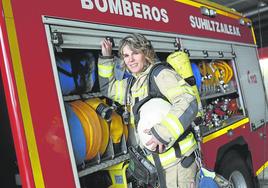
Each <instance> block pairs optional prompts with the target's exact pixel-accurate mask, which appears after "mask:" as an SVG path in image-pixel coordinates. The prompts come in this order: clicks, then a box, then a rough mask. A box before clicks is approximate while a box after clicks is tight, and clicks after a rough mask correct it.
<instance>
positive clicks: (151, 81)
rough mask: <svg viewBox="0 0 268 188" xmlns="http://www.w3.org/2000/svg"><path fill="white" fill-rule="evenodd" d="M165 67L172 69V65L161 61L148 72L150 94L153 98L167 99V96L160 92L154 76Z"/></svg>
mask: <svg viewBox="0 0 268 188" xmlns="http://www.w3.org/2000/svg"><path fill="white" fill-rule="evenodd" d="M163 69H172V67H171V66H170V65H169V64H168V63H166V62H161V63H156V64H155V65H154V66H153V67H152V68H151V70H150V72H149V74H148V77H149V79H148V82H149V83H148V92H149V93H148V96H150V99H151V98H155V97H159V98H163V99H164V100H167V98H166V97H165V96H164V95H162V93H161V92H160V90H159V88H158V86H157V84H156V82H155V79H154V77H156V76H157V75H158V74H159V73H160V72H161V71H162V70H163Z"/></svg>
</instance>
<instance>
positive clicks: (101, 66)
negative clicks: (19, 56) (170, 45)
mask: <svg viewBox="0 0 268 188" xmlns="http://www.w3.org/2000/svg"><path fill="white" fill-rule="evenodd" d="M101 50H102V56H100V57H99V60H98V73H99V82H100V89H101V92H102V94H103V95H105V96H107V97H109V98H111V99H113V100H114V101H117V102H118V103H120V104H125V105H130V107H131V110H130V111H131V112H130V122H131V123H130V124H131V125H133V124H135V126H136V127H137V126H138V122H139V118H140V114H139V107H140V106H142V105H144V104H146V101H148V100H147V99H148V98H152V96H150V91H149V90H152V89H153V90H156V91H157V95H158V96H160V97H161V98H163V99H165V100H166V101H168V102H169V103H170V105H171V107H170V109H169V111H168V113H167V114H166V115H165V117H164V118H163V119H162V120H161V122H159V123H157V124H155V125H153V126H152V127H151V128H150V129H147V130H145V131H144V132H145V133H146V134H148V135H151V137H150V140H149V141H147V142H146V144H145V146H143V145H142V144H140V143H141V142H140V139H141V138H139V135H138V134H135V137H136V140H137V142H136V143H137V144H136V146H134V147H139V146H140V147H141V148H143V149H144V148H150V151H151V152H146V154H147V158H148V159H149V160H150V159H152V157H151V153H158V154H159V155H158V156H159V159H160V163H161V167H162V168H163V171H162V172H163V176H164V182H165V183H164V186H163V187H167V188H177V187H179V188H189V187H194V182H195V175H196V172H197V164H196V162H195V155H194V150H195V149H196V148H197V143H196V140H195V138H194V135H193V133H192V132H191V131H188V130H189V128H190V127H191V123H192V121H193V120H194V119H195V117H196V115H197V112H198V105H197V100H196V97H195V94H194V91H193V90H192V88H191V86H190V85H188V84H187V83H186V82H185V80H184V79H182V78H181V77H180V76H179V75H178V74H177V73H176V71H174V70H173V69H170V68H167V67H165V66H159V67H160V68H157V69H156V70H154V73H153V75H152V76H150V75H149V73H150V71H151V69H153V67H154V66H155V64H156V63H157V60H156V59H157V58H156V54H155V51H154V49H153V46H152V45H151V42H150V41H148V40H147V39H146V38H145V37H144V36H143V35H141V34H131V35H129V36H126V37H125V38H124V39H122V40H121V41H120V44H119V56H120V58H121V59H122V60H123V62H124V65H125V67H126V68H127V69H128V71H129V72H131V74H132V78H125V79H122V80H116V79H115V76H114V57H113V56H112V43H111V42H110V41H109V40H107V39H104V40H103V41H102V42H101ZM161 67H162V68H161ZM150 77H152V82H154V84H150V85H152V87H153V88H150V89H148V84H149V79H150ZM143 103H144V104H143ZM160 108H161V107H160ZM152 110H153V109H152ZM134 130H137V129H134ZM133 143H134V142H133ZM147 151H148V150H147ZM158 175H159V173H158ZM160 185H161V184H160ZM162 185H163V184H162ZM161 188H162V187H161Z"/></svg>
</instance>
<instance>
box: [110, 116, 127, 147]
mask: <svg viewBox="0 0 268 188" xmlns="http://www.w3.org/2000/svg"><path fill="white" fill-rule="evenodd" d="M123 132H124V126H123V122H122V119H121V116H120V115H119V114H117V113H116V112H115V111H113V112H112V120H111V123H110V136H111V138H112V141H113V143H114V144H118V143H120V141H121V137H122V135H123Z"/></svg>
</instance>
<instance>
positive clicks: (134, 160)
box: [123, 62, 195, 188]
mask: <svg viewBox="0 0 268 188" xmlns="http://www.w3.org/2000/svg"><path fill="white" fill-rule="evenodd" d="M163 69H173V68H172V66H171V65H170V64H168V63H166V62H163V63H156V64H155V65H153V67H152V68H151V70H150V71H149V73H148V75H147V76H148V84H147V86H148V90H147V91H148V96H147V97H145V98H144V99H142V100H140V101H139V100H138V98H135V99H134V100H135V104H134V106H133V108H132V112H133V115H134V123H135V125H136V126H137V125H138V122H139V120H140V114H139V113H140V112H139V109H140V108H141V106H142V105H143V104H145V103H146V102H147V101H149V100H150V99H152V98H162V99H164V100H166V101H168V99H167V98H166V97H165V96H164V95H163V94H162V93H161V92H160V90H159V88H158V87H157V85H156V83H155V79H154V76H156V75H158V73H159V72H160V71H161V70H163ZM135 81H136V80H135V78H134V77H133V76H132V77H130V78H129V79H128V87H127V89H126V96H128V95H129V94H130V88H131V87H132V86H133V84H134V83H135ZM189 81H190V85H192V84H193V83H195V81H194V78H191V79H189ZM126 100H129V97H126ZM128 102H129V101H126V104H128ZM125 112H126V111H125ZM125 115H126V116H125V117H127V118H126V120H127V121H128V120H129V114H127V112H126V113H125ZM123 118H124V115H123ZM136 128H137V127H136ZM192 131H193V129H192V126H190V127H189V128H188V129H187V130H185V132H184V133H183V134H182V135H181V136H180V137H179V138H178V140H177V141H176V142H175V144H174V145H173V148H174V149H175V151H176V157H178V158H180V157H182V155H181V150H180V146H179V144H178V143H179V141H181V140H183V139H184V138H185V137H186V136H187V135H188V134H189V133H190V132H192ZM160 140H162V139H161V138H160ZM144 150H145V151H144ZM144 153H147V154H148V150H146V149H143V150H142V149H141V148H139V147H138V148H135V147H130V148H129V154H130V171H131V173H132V174H133V176H134V177H135V178H136V179H139V180H141V181H142V182H143V183H145V184H150V185H152V186H154V187H157V186H158V184H157V183H155V180H156V179H158V181H159V185H160V188H166V183H165V178H164V174H163V167H162V165H161V162H160V158H159V153H158V150H157V151H156V152H151V151H149V153H152V156H153V159H154V163H155V166H154V165H152V164H151V162H150V161H149V160H148V159H147V158H146V156H145V155H144ZM184 159H185V160H184ZM184 159H183V160H182V165H183V163H184V166H185V167H189V166H190V165H191V164H192V162H193V161H194V159H195V157H194V153H193V154H192V155H190V156H189V157H185V158H184ZM135 166H136V168H135ZM141 166H143V167H141ZM137 169H140V170H137ZM157 176H158V178H157Z"/></svg>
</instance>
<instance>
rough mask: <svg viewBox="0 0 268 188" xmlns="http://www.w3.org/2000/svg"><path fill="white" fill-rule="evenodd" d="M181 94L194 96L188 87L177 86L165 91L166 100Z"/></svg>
mask: <svg viewBox="0 0 268 188" xmlns="http://www.w3.org/2000/svg"><path fill="white" fill-rule="evenodd" d="M182 93H188V94H190V95H195V93H194V91H193V90H192V88H191V87H189V86H177V87H174V88H171V89H169V90H168V91H167V98H168V99H172V98H174V97H175V96H177V95H180V94H182Z"/></svg>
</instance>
